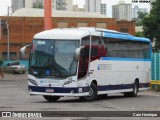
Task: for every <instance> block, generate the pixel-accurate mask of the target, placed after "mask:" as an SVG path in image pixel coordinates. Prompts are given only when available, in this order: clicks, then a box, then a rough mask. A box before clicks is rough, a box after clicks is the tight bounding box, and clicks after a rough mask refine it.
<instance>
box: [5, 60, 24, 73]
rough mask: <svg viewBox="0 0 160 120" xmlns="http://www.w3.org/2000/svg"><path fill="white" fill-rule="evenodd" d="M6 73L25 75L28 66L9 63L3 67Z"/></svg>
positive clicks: (15, 62) (17, 62)
mask: <svg viewBox="0 0 160 120" xmlns="http://www.w3.org/2000/svg"><path fill="white" fill-rule="evenodd" d="M3 70H4V72H11V73H23V74H24V73H25V72H26V65H22V64H20V62H19V61H14V62H9V63H7V64H6V65H5V66H4V67H3Z"/></svg>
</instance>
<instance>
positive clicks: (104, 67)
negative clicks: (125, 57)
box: [98, 64, 111, 70]
mask: <svg viewBox="0 0 160 120" xmlns="http://www.w3.org/2000/svg"><path fill="white" fill-rule="evenodd" d="M98 70H111V64H98Z"/></svg>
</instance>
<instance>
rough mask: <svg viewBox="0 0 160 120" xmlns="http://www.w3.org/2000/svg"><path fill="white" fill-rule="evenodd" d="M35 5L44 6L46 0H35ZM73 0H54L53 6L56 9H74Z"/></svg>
mask: <svg viewBox="0 0 160 120" xmlns="http://www.w3.org/2000/svg"><path fill="white" fill-rule="evenodd" d="M33 4H34V6H35V7H39V8H43V7H44V0H34V3H33ZM72 4H73V0H52V8H53V9H54V10H68V11H73V5H72Z"/></svg>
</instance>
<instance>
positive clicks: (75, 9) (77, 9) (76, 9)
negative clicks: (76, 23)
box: [73, 5, 85, 12]
mask: <svg viewBox="0 0 160 120" xmlns="http://www.w3.org/2000/svg"><path fill="white" fill-rule="evenodd" d="M73 11H79V12H85V8H84V7H83V8H79V7H78V5H73Z"/></svg>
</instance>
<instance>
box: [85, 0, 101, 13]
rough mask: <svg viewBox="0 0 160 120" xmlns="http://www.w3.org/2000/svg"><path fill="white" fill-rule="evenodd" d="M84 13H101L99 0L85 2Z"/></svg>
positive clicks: (86, 0)
mask: <svg viewBox="0 0 160 120" xmlns="http://www.w3.org/2000/svg"><path fill="white" fill-rule="evenodd" d="M85 11H86V12H97V13H101V0H85Z"/></svg>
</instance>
